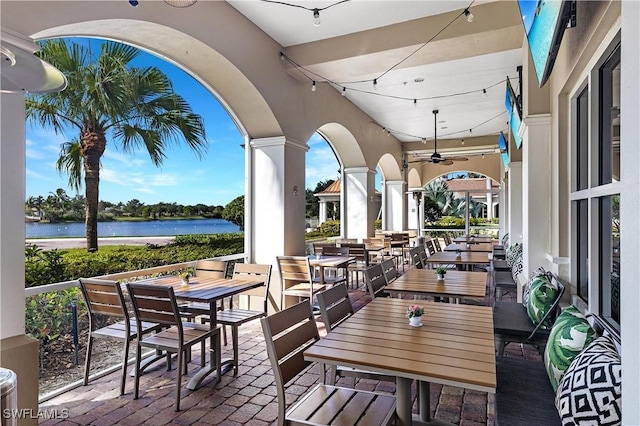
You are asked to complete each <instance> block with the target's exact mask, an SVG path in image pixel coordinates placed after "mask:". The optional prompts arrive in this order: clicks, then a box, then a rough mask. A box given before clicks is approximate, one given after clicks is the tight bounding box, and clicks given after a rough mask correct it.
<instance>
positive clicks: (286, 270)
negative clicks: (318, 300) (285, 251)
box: [276, 256, 313, 299]
mask: <svg viewBox="0 0 640 426" xmlns="http://www.w3.org/2000/svg"><path fill="white" fill-rule="evenodd" d="M276 261H277V262H278V271H279V272H280V282H281V283H282V287H281V289H282V291H283V292H284V291H286V289H287V288H289V287H291V286H292V285H296V284H300V283H307V284H309V297H310V298H312V299H313V282H312V273H311V265H310V264H309V258H308V257H306V256H277V257H276Z"/></svg>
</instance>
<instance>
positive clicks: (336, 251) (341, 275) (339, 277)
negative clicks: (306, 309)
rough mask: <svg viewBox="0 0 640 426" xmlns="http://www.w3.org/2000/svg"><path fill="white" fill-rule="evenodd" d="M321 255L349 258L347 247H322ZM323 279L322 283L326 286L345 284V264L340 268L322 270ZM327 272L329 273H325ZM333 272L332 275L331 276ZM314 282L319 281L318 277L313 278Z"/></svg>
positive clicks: (346, 270) (346, 276) (346, 275)
mask: <svg viewBox="0 0 640 426" xmlns="http://www.w3.org/2000/svg"><path fill="white" fill-rule="evenodd" d="M322 255H323V256H343V257H349V247H338V246H335V245H332V246H325V247H322ZM324 272H325V274H324V277H323V281H324V282H325V283H326V284H338V283H343V282H347V278H348V273H347V272H348V269H347V264H345V265H344V266H343V267H341V268H331V269H329V268H324ZM327 272H329V273H327ZM331 272H333V274H331ZM313 280H314V281H315V282H318V281H320V277H317V276H316V277H314V279H313Z"/></svg>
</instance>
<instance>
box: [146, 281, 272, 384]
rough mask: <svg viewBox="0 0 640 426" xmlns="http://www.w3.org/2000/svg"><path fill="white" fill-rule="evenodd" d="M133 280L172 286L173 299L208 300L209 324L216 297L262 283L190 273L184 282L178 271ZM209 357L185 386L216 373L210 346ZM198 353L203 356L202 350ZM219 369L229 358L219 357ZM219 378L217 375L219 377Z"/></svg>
mask: <svg viewBox="0 0 640 426" xmlns="http://www.w3.org/2000/svg"><path fill="white" fill-rule="evenodd" d="M136 284H149V285H160V286H170V287H173V291H174V294H175V296H176V299H178V300H185V301H190V302H200V303H207V304H209V318H210V322H209V324H210V325H211V327H212V328H214V327H216V326H217V312H218V309H217V307H218V301H219V300H221V299H225V298H227V297H231V296H234V295H236V294H240V293H242V292H245V291H247V290H251V289H253V288H258V287H261V286H264V285H265V282H264V280H261V279H242V280H240V279H236V278H233V279H230V278H209V277H197V276H194V277H191V278H190V279H189V284H187V285H184V284H183V283H182V280H181V279H180V277H179V276H177V275H165V276H161V277H155V278H148V279H145V280H141V281H136ZM209 351H210V361H209V364H208V365H207V366H205V367H204V368H202V369H200V370H199V371H198V372H197V373H196V374H194V376H193V378H192V379H191V380H190V381H189V383H188V384H187V389H190V390H194V389H196V388H198V386H199V385H200V383H201V382H202V380H203V379H204V378H205V377H207V376H208V375H209V374H211V373H214V374H215V373H216V366H215V362H214V354H213V348H209ZM201 356H205V354H202V355H201ZM221 363H222V373H223V374H224V373H225V372H227V371H228V370H229V369H231V367H232V366H233V359H232V358H225V359H222V361H221ZM218 379H220V378H218Z"/></svg>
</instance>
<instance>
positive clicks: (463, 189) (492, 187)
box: [446, 177, 500, 220]
mask: <svg viewBox="0 0 640 426" xmlns="http://www.w3.org/2000/svg"><path fill="white" fill-rule="evenodd" d="M446 182H447V187H448V188H449V191H451V192H452V193H453V194H454V195H456V196H459V197H465V196H466V193H467V191H468V192H469V197H471V198H472V199H473V200H475V201H477V202H479V203H482V204H484V205H485V206H486V208H485V214H484V216H485V217H486V218H487V219H489V220H491V219H493V218H494V217H497V216H498V215H497V214H496V212H497V207H498V204H499V196H498V194H499V193H500V184H499V183H498V182H496V181H495V180H493V179H491V178H489V177H486V178H465V179H449V180H447V181H446Z"/></svg>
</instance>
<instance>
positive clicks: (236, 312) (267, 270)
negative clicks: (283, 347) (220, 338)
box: [217, 263, 271, 376]
mask: <svg viewBox="0 0 640 426" xmlns="http://www.w3.org/2000/svg"><path fill="white" fill-rule="evenodd" d="M233 278H234V279H239V280H241V279H255V278H260V279H263V280H264V283H265V286H264V287H259V288H255V289H252V290H247V291H245V292H243V293H240V295H239V296H246V297H247V298H248V301H247V303H248V306H249V309H239V308H235V307H234V306H233V303H231V305H230V307H229V309H223V310H222V311H220V312H218V313H217V320H218V324H220V325H222V326H225V325H228V326H230V327H231V341H232V343H233V375H234V376H235V375H237V374H238V328H239V327H240V326H241V325H242V324H244V323H246V322H249V321H253V320H255V319H258V318H262V317H265V316H267V305H268V303H269V295H270V294H269V284H270V282H271V265H258V264H254V263H236V264H235V265H234V268H233ZM252 297H261V298H262V303H263V305H262V310H261V311H255V310H251V309H250V308H251V298H252Z"/></svg>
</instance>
